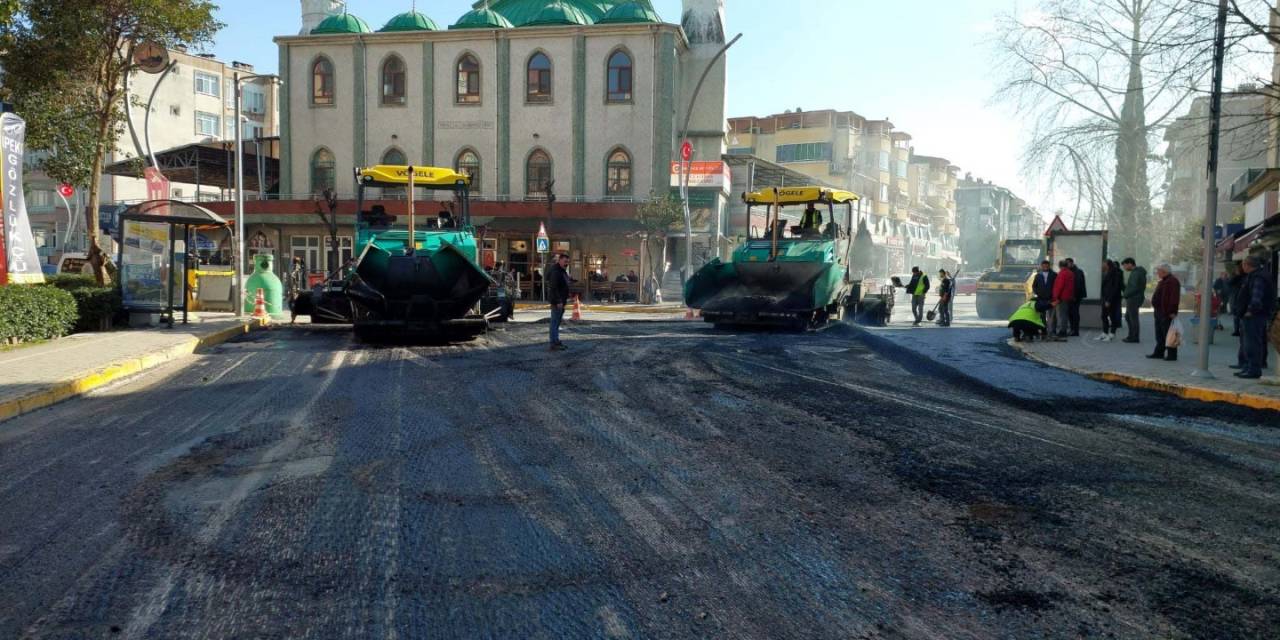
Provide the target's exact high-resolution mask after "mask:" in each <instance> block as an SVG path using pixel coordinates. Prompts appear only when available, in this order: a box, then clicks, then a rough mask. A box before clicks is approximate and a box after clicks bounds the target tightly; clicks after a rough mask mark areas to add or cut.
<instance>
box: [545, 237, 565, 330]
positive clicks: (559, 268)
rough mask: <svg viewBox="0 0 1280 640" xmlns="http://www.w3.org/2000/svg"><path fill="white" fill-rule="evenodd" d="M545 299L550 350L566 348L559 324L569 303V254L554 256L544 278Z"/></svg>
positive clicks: (562, 320)
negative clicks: (549, 322) (549, 314)
mask: <svg viewBox="0 0 1280 640" xmlns="http://www.w3.org/2000/svg"><path fill="white" fill-rule="evenodd" d="M546 283H547V284H546V287H547V301H548V302H550V303H551V346H550V347H549V349H550V350H551V351H564V350H565V349H568V347H566V346H565V344H564V343H563V342H560V324H561V323H563V322H564V308H565V305H566V304H568V303H569V255H568V254H565V253H561V254H559V255H557V256H556V259H555V261H554V262H552V263H551V266H550V268H548V269H547V278H546Z"/></svg>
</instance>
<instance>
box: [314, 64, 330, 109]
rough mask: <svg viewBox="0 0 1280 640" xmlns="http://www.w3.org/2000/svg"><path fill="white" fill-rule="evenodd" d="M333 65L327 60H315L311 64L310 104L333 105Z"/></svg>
mask: <svg viewBox="0 0 1280 640" xmlns="http://www.w3.org/2000/svg"><path fill="white" fill-rule="evenodd" d="M333 87H334V83H333V63H332V62H330V61H329V59H328V58H317V59H316V61H315V62H313V63H312V64H311V104H313V105H319V106H330V105H332V104H333Z"/></svg>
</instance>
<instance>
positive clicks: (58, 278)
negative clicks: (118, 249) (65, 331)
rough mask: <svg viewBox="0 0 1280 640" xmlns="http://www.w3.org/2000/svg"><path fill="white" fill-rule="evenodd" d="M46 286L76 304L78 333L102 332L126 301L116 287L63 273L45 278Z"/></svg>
mask: <svg viewBox="0 0 1280 640" xmlns="http://www.w3.org/2000/svg"><path fill="white" fill-rule="evenodd" d="M44 283H45V286H49V287H54V288H57V289H61V290H63V291H66V292H67V293H70V294H71V297H72V298H75V301H76V311H77V317H76V322H75V332H76V333H82V332H85V331H102V330H103V329H105V328H107V326H108V324H107V323H108V321H109V320H112V319H113V318H115V317H116V316H118V315H119V314H120V311H121V309H120V308H121V306H123V301H122V300H121V299H120V292H119V291H117V290H116V289H115V288H114V287H99V286H98V282H97V281H96V280H94V279H93V276H90V275H85V274H80V273H60V274H57V275H52V276H46V277H45V281H44Z"/></svg>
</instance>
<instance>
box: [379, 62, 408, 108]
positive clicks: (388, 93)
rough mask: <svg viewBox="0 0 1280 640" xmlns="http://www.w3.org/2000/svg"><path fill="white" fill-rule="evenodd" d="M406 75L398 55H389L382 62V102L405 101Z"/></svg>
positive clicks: (393, 103) (396, 103) (394, 103)
mask: <svg viewBox="0 0 1280 640" xmlns="http://www.w3.org/2000/svg"><path fill="white" fill-rule="evenodd" d="M406 76H407V74H406V73H405V68H404V60H401V59H400V56H391V57H390V58H387V61H386V62H384V63H382V104H388V105H402V104H404V103H405V101H406V100H405V95H406Z"/></svg>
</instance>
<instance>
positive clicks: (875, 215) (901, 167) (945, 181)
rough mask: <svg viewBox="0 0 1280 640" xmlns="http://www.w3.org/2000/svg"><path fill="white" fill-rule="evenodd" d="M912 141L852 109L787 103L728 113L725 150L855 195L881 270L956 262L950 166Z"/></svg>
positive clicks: (952, 169)
mask: <svg viewBox="0 0 1280 640" xmlns="http://www.w3.org/2000/svg"><path fill="white" fill-rule="evenodd" d="M912 142H913V140H912V136H911V135H910V134H909V133H907V132H905V131H900V130H897V129H895V128H894V125H893V123H892V122H890V121H889V120H868V119H867V118H864V117H863V116H861V115H859V114H857V113H854V112H852V111H835V110H830V109H826V110H819V111H804V110H802V109H795V110H788V111H786V112H784V113H780V114H774V115H771V116H766V117H740V118H730V119H729V140H728V147H729V154H731V155H735V154H736V155H753V156H756V157H759V158H762V159H763V160H766V161H770V162H775V163H777V164H778V165H781V166H783V167H786V168H787V169H789V170H792V171H797V172H799V173H802V174H805V175H807V176H809V177H810V178H812V179H813V180H814V181H816V182H819V183H821V184H829V185H832V186H836V187H839V188H842V189H848V190H850V191H853V192H855V193H857V194H859V195H860V196H862V197H863V201H862V207H861V211H862V215H863V216H864V220H865V221H866V223H867V226H868V229H869V230H870V231H871V234H872V238H873V240H874V242H875V245H876V251H877V254H878V255H877V256H876V257H875V259H874V261H875V263H876V264H882V265H885V266H884V268H885V270H886V271H888V272H891V273H900V272H902V271H904V270H905V269H908V268H910V267H911V266H917V265H918V266H921V267H927V268H931V269H932V268H935V267H937V268H941V267H946V268H954V267H955V266H957V265H958V264H959V263H960V255H959V254H960V240H959V232H960V228H959V227H958V225H956V220H955V204H954V202H955V201H954V191H955V174H956V172H957V171H958V169H956V168H955V167H953V166H952V165H951V164H950V163H949V162H947V161H946V160H945V159H942V158H933V157H930V156H919V157H918V158H919V159H918V160H917V159H916V158H917V156H916V155H915V149H914V147H913V144H912Z"/></svg>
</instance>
